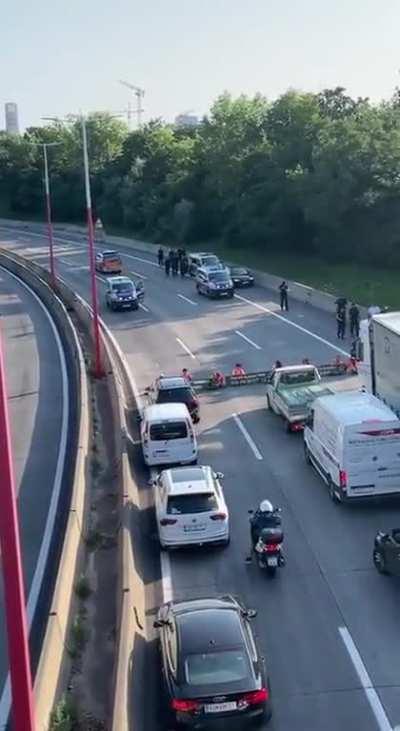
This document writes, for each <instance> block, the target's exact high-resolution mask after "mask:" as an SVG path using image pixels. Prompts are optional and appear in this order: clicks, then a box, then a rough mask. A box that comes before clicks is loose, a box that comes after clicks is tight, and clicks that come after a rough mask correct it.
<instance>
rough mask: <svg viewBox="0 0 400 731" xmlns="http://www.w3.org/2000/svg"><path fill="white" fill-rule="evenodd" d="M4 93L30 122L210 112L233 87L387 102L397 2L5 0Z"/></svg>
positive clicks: (398, 59)
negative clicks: (133, 89) (133, 90)
mask: <svg viewBox="0 0 400 731" xmlns="http://www.w3.org/2000/svg"><path fill="white" fill-rule="evenodd" d="M1 5H2V7H1V21H0V23H1V24H0V106H1V109H0V128H3V127H4V111H3V110H4V102H6V101H15V102H17V104H18V106H19V113H20V122H21V124H22V125H23V126H27V125H30V124H37V123H39V121H40V117H41V116H42V115H44V114H59V115H62V114H66V113H68V112H76V111H79V109H83V110H85V111H91V110H98V109H109V110H119V109H122V108H124V107H126V105H127V102H128V96H129V92H128V90H125V89H124V88H123V87H122V86H120V85H119V84H118V79H126V80H128V81H131V82H132V83H134V84H137V85H138V86H143V87H144V88H145V90H146V96H145V101H144V106H145V118H146V119H148V118H149V117H155V116H157V117H158V116H161V117H164V118H165V119H167V120H171V119H173V118H174V116H175V115H176V114H178V113H181V112H183V111H185V110H194V112H195V113H197V114H200V115H201V114H203V113H205V112H206V111H207V110H208V108H209V106H210V104H211V102H212V100H213V99H214V98H215V97H216V96H217V95H218V94H220V93H221V92H222V91H224V90H228V91H230V92H232V93H233V94H239V93H241V92H245V93H247V94H253V93H254V92H257V91H259V92H261V93H263V94H265V95H266V96H267V97H269V98H274V97H276V96H277V95H278V94H280V93H281V92H283V91H285V90H286V89H287V88H288V87H289V86H291V87H295V88H300V89H306V90H311V91H318V90H320V89H321V88H324V87H333V86H336V85H341V86H345V87H346V88H347V89H348V91H349V92H350V93H351V94H352V95H356V96H357V95H361V96H370V97H371V98H373V99H380V98H382V97H388V96H390V95H391V93H392V91H393V89H394V87H395V85H396V84H398V83H399V84H400V76H399V72H398V70H399V68H400V43H399V39H400V3H399V0H380V1H378V0H330V2H328V1H327V0H286V2H278V1H277V0H275V2H272V1H271V0H197V1H196V2H194V0H143V2H138V0H111V1H109V2H108V1H107V2H106V0H3V3H2V4H1Z"/></svg>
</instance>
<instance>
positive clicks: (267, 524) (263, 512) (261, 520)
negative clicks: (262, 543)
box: [246, 500, 282, 561]
mask: <svg viewBox="0 0 400 731" xmlns="http://www.w3.org/2000/svg"><path fill="white" fill-rule="evenodd" d="M279 513H280V511H279V508H274V506H273V505H272V503H271V502H270V500H262V501H261V502H260V505H259V507H258V508H257V510H256V511H255V512H254V513H252V516H251V518H250V534H251V552H253V551H254V548H255V546H256V543H257V541H258V539H259V537H260V533H261V531H262V530H263V529H264V528H277V527H279V526H280V525H281V524H282V520H281V517H280V515H279ZM246 561H251V554H250V555H249V556H248V557H247V558H246Z"/></svg>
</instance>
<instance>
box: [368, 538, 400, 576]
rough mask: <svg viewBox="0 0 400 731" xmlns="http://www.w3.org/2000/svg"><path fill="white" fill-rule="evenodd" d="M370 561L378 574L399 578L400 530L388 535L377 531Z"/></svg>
mask: <svg viewBox="0 0 400 731" xmlns="http://www.w3.org/2000/svg"><path fill="white" fill-rule="evenodd" d="M372 559H373V562H374V564H375V568H376V570H377V571H379V573H380V574H386V575H390V576H400V529H399V528H395V529H394V530H392V531H390V532H389V533H387V532H385V531H382V530H378V532H377V534H376V536H375V540H374V550H373V554H372Z"/></svg>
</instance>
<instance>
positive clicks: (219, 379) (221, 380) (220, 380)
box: [211, 371, 226, 388]
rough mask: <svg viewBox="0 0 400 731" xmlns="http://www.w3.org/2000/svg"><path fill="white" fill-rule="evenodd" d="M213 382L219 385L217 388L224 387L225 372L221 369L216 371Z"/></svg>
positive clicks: (212, 378) (214, 384)
mask: <svg viewBox="0 0 400 731" xmlns="http://www.w3.org/2000/svg"><path fill="white" fill-rule="evenodd" d="M211 383H212V385H213V386H217V388H222V387H223V386H225V384H226V379H225V376H224V374H223V373H221V372H220V371H215V373H213V375H212V377H211Z"/></svg>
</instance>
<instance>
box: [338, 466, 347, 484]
mask: <svg viewBox="0 0 400 731" xmlns="http://www.w3.org/2000/svg"><path fill="white" fill-rule="evenodd" d="M339 484H340V487H342V488H343V487H347V472H346V470H339Z"/></svg>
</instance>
